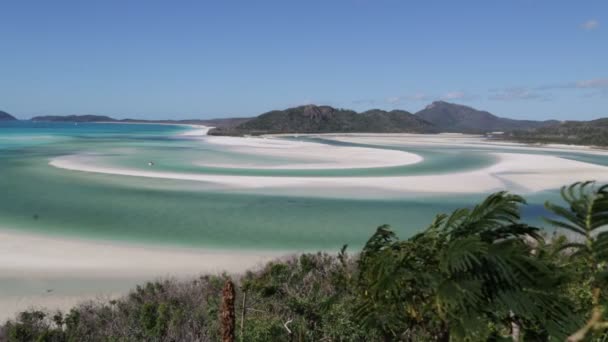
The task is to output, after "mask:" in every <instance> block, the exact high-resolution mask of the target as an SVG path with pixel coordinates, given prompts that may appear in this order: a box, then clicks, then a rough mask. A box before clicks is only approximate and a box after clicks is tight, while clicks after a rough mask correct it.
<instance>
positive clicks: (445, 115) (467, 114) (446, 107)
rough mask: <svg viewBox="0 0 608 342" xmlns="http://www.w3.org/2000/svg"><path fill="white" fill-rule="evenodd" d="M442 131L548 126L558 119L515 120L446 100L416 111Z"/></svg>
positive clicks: (459, 131) (482, 130)
mask: <svg viewBox="0 0 608 342" xmlns="http://www.w3.org/2000/svg"><path fill="white" fill-rule="evenodd" d="M416 115H417V116H419V117H420V118H422V119H424V120H426V121H428V122H430V123H432V124H433V125H435V126H436V127H437V129H439V130H440V131H442V132H458V133H486V132H493V131H513V130H517V129H530V128H536V127H542V126H547V125H551V124H555V123H557V121H533V120H515V119H507V118H501V117H498V116H496V115H494V114H492V113H489V112H486V111H482V110H477V109H475V108H472V107H468V106H463V105H459V104H455V103H449V102H444V101H435V102H433V103H431V104H430V105H428V106H427V107H426V108H424V109H423V110H421V111H419V112H417V113H416Z"/></svg>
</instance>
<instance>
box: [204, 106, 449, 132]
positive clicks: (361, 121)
mask: <svg viewBox="0 0 608 342" xmlns="http://www.w3.org/2000/svg"><path fill="white" fill-rule="evenodd" d="M345 132H348V133H355V132H364V133H437V132H438V131H437V130H436V128H435V127H434V126H433V125H432V124H431V123H429V122H427V121H425V120H423V119H421V118H419V117H417V116H415V115H414V114H411V113H409V112H406V111H403V110H393V111H390V112H387V111H384V110H380V109H373V110H368V111H366V112H363V113H357V112H355V111H353V110H349V109H337V108H333V107H330V106H315V105H307V106H300V107H295V108H289V109H286V110H273V111H270V112H267V113H264V114H262V115H260V116H258V117H257V118H254V119H252V120H249V121H246V122H244V123H241V124H239V125H236V126H232V127H225V128H216V129H213V130H211V131H210V133H209V134H211V135H261V134H279V133H345Z"/></svg>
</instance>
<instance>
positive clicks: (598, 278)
mask: <svg viewBox="0 0 608 342" xmlns="http://www.w3.org/2000/svg"><path fill="white" fill-rule="evenodd" d="M561 195H562V198H563V199H564V200H565V201H566V203H567V204H568V207H567V208H566V207H562V206H558V205H555V204H552V203H549V202H547V203H546V204H545V206H546V207H547V208H548V209H549V210H550V211H552V212H553V213H554V214H556V215H557V216H558V217H559V219H548V221H549V222H550V223H551V224H553V225H554V226H556V227H559V228H561V229H564V230H566V231H568V232H570V233H572V234H573V239H572V240H573V242H570V243H567V244H564V245H563V246H562V247H561V249H562V250H563V251H566V252H567V253H569V254H570V256H571V258H572V259H573V260H574V261H577V260H578V261H583V265H584V266H585V267H586V270H585V271H586V273H587V274H589V275H590V277H591V279H590V280H591V281H590V283H591V300H592V312H591V314H590V317H589V318H588V321H587V323H586V324H585V325H584V326H583V327H582V328H580V329H579V330H578V331H577V332H575V333H574V334H572V335H571V336H570V337H569V338H568V340H569V341H581V340H583V339H584V338H585V337H586V336H587V335H588V334H589V333H591V332H594V331H595V332H597V331H603V330H605V329H607V328H608V321H606V318H605V309H606V303H607V302H606V300H607V299H608V297H607V295H606V290H607V286H608V281H607V280H608V268H607V264H608V231H606V229H605V228H606V227H607V226H608V185H604V186H601V187H596V186H595V183H594V182H591V181H588V182H584V183H574V184H572V185H570V186H567V187H563V188H562V190H561Z"/></svg>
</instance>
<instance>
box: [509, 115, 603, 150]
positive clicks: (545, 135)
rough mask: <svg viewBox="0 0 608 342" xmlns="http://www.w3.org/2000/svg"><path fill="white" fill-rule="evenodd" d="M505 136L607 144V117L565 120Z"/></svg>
mask: <svg viewBox="0 0 608 342" xmlns="http://www.w3.org/2000/svg"><path fill="white" fill-rule="evenodd" d="M505 138H506V139H509V140H515V141H519V142H524V143H545V144H548V143H557V144H571V145H593V146H608V118H604V119H597V120H592V121H566V122H563V123H560V124H556V125H551V126H547V127H541V128H537V129H534V130H527V131H514V132H513V133H511V134H509V135H506V136H505Z"/></svg>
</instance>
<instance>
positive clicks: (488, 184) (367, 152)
mask: <svg viewBox="0 0 608 342" xmlns="http://www.w3.org/2000/svg"><path fill="white" fill-rule="evenodd" d="M324 137H328V138H330V139H335V140H340V141H349V142H361V141H363V142H364V143H369V144H400V145H402V146H407V145H424V144H445V145H449V146H452V147H454V146H464V147H471V146H475V147H477V148H479V147H480V146H486V147H487V146H489V145H488V143H485V144H486V145H484V141H483V140H481V139H480V138H479V137H475V136H466V135H453V134H448V135H367V136H366V135H361V136H358V135H348V136H342V135H328V136H324ZM205 139H207V141H210V142H213V143H217V144H224V145H226V146H228V147H229V148H234V149H239V150H241V151H248V152H250V153H252V154H254V155H255V154H263V155H273V156H280V157H285V156H286V155H287V154H288V155H290V156H291V157H294V158H298V157H299V158H304V157H305V156H310V154H311V153H313V157H317V156H318V155H322V158H325V159H326V160H327V163H326V164H325V165H331V166H330V168H331V167H332V166H333V167H337V166H339V167H340V168H358V167H362V165H366V167H384V166H387V165H408V163H409V164H414V163H418V162H421V161H422V158H421V157H420V156H417V155H416V154H414V153H407V152H402V151H394V150H386V149H380V148H378V149H374V148H359V147H342V146H327V145H323V144H317V143H301V144H300V143H299V142H285V141H284V140H279V139H272V138H268V139H263V138H224V137H218V138H215V137H208V138H205ZM460 139H464V140H463V141H460ZM298 144H299V145H298ZM490 144H492V145H491V146H492V148H494V151H488V154H490V155H491V156H494V157H496V158H497V162H496V163H495V164H494V165H491V166H489V167H485V168H480V169H476V170H471V171H466V172H454V173H437V174H429V175H412V176H382V177H269V176H237V175H218V174H197V173H179V172H160V171H149V170H140V169H128V168H117V167H112V166H99V165H95V164H94V163H92V160H94V156H83V155H70V156H63V157H58V158H55V159H53V160H51V161H50V163H49V164H50V165H52V166H54V167H57V168H62V169H66V170H72V171H81V172H95V173H105V174H114V175H122V176H133V177H148V178H163V179H178V180H189V181H199V182H207V183H212V184H216V185H220V186H224V187H226V188H229V189H232V190H246V191H250V190H256V191H259V192H264V191H271V192H272V191H276V190H277V189H288V190H289V191H288V193H289V194H290V195H297V194H299V193H302V192H301V190H303V191H304V192H305V193H307V194H310V193H311V192H313V191H315V194H316V195H318V196H322V197H340V196H344V195H345V194H346V193H349V194H351V193H353V190H356V191H357V192H358V193H359V195H360V196H366V195H370V196H372V197H384V196H399V195H400V194H407V193H417V194H424V193H427V194H434V193H448V194H462V193H487V192H491V191H497V190H504V189H509V190H512V191H517V192H519V193H524V194H525V193H532V192H537V191H543V190H549V189H555V188H559V187H560V186H562V185H564V184H569V183H572V182H575V181H579V180H588V179H592V180H597V181H608V167H605V166H601V165H595V164H590V163H585V162H581V161H575V160H570V159H564V158H560V157H557V156H551V155H542V154H526V153H525V151H526V148H527V147H526V146H524V145H521V144H520V145H516V146H515V147H517V148H518V150H517V151H521V153H513V152H509V153H506V152H500V150H501V149H506V148H507V146H508V148H509V149H511V148H512V147H513V146H512V144H508V145H504V146H498V147H496V146H494V145H495V144H493V143H490ZM543 148H551V147H543ZM559 149H560V150H566V151H567V150H568V149H567V148H565V147H561V146H560V147H559ZM496 150H498V152H497V151H496ZM528 151H529V150H528ZM573 151H577V152H580V151H581V149H580V148H574V149H573ZM582 151H585V152H589V153H594V154H602V155H607V156H608V152H605V151H596V150H591V149H584V150H582ZM88 158H92V159H88ZM387 161H388V162H387ZM313 165H314V166H320V165H322V164H317V163H315V164H313ZM308 166H310V165H308ZM233 167H237V165H233ZM240 167H245V168H246V167H249V165H245V166H243V165H240ZM303 168H306V165H304V167H303Z"/></svg>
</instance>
